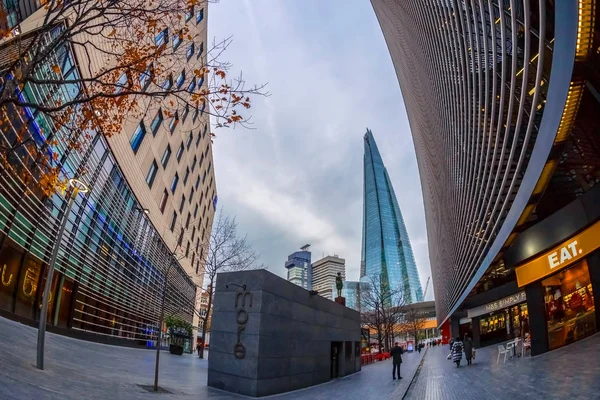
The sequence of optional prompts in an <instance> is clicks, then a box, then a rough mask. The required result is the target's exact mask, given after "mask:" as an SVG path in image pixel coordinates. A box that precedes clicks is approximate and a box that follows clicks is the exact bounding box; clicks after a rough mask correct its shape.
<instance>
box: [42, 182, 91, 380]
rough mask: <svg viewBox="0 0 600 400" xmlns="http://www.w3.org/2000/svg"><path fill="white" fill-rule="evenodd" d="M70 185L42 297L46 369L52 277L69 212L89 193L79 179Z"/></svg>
mask: <svg viewBox="0 0 600 400" xmlns="http://www.w3.org/2000/svg"><path fill="white" fill-rule="evenodd" d="M69 186H70V187H71V193H70V195H69V202H68V204H67V209H66V210H65V212H64V213H63V215H62V218H61V223H60V228H59V230H58V234H57V235H56V241H55V242H54V248H53V249H52V256H51V257H50V263H49V264H48V276H47V277H46V285H45V286H44V295H43V297H42V311H41V314H40V323H39V327H38V340H37V367H38V368H39V369H44V340H45V338H46V318H47V316H48V299H49V298H50V290H51V288H52V277H53V275H54V264H55V263H56V258H57V257H58V250H59V248H60V242H61V241H62V236H63V233H64V231H65V226H66V225H67V221H68V220H69V213H70V212H71V207H73V203H74V201H75V198H76V197H77V194H78V193H87V192H89V188H88V187H87V186H86V185H85V183H83V182H81V181H80V180H77V179H69Z"/></svg>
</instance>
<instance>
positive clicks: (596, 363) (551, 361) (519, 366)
mask: <svg viewBox="0 0 600 400" xmlns="http://www.w3.org/2000/svg"><path fill="white" fill-rule="evenodd" d="M448 352H449V348H448V346H443V347H433V348H429V349H428V351H427V354H426V355H425V358H424V361H423V365H422V367H421V369H420V371H419V372H418V375H417V377H416V379H415V382H414V384H413V385H412V386H411V388H410V390H409V392H408V393H407V396H406V399H410V400H454V399H456V400H476V399H477V400H479V399H486V400H507V399H511V400H513V399H514V400H520V399H544V400H549V399H568V400H576V399H581V400H590V399H598V398H600V334H596V335H594V336H592V337H589V338H587V339H584V340H582V341H580V342H577V343H574V344H571V345H569V346H565V347H562V348H560V349H557V350H554V351H551V352H548V353H545V354H542V355H540V356H537V357H533V358H532V357H525V358H524V359H521V358H514V359H512V360H506V364H503V363H502V361H503V360H502V358H501V359H500V363H499V364H498V365H496V358H497V354H498V353H497V347H496V346H489V347H485V348H482V349H478V350H477V360H476V361H475V362H474V363H473V365H471V366H467V365H466V362H465V359H464V358H463V360H462V364H461V366H460V368H456V364H453V363H452V362H451V361H448V360H446V356H447V355H448Z"/></svg>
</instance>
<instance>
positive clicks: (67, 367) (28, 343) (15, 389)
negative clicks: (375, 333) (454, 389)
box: [0, 318, 423, 400]
mask: <svg viewBox="0 0 600 400" xmlns="http://www.w3.org/2000/svg"><path fill="white" fill-rule="evenodd" d="M36 338H37V330H36V329H34V328H31V327H29V326H25V325H22V324H19V323H17V322H14V321H10V320H7V319H5V318H0V399H1V400H17V399H19V400H23V399H49V400H59V399H60V400H64V399H89V400H100V399H102V400H104V399H114V400H120V399H134V400H137V399H149V398H151V399H155V398H158V399H165V400H167V399H168V400H174V399H192V398H194V399H211V400H213V399H241V398H246V397H243V396H239V395H233V394H230V393H227V392H222V391H219V390H216V389H213V388H208V387H207V386H206V377H207V361H206V360H200V359H199V358H198V357H197V356H195V355H189V354H186V355H183V356H175V355H171V354H169V353H168V352H166V351H165V352H162V353H161V362H160V365H161V368H160V380H159V385H160V386H161V387H162V388H164V389H166V390H167V391H169V392H171V393H169V394H154V393H149V392H147V391H144V389H142V388H141V387H140V386H139V385H152V383H153V378H154V358H155V354H156V353H155V352H154V351H149V350H146V349H131V348H124V347H117V346H108V345H103V344H98V343H91V342H86V341H81V340H77V339H72V338H67V337H64V336H60V335H55V334H52V333H47V335H46V355H45V369H44V370H43V371H40V370H38V369H37V368H35V355H36ZM422 356H423V354H419V353H411V354H406V355H405V356H404V357H403V358H404V363H403V364H402V375H403V377H404V379H402V380H395V381H394V380H392V364H391V361H390V360H387V361H383V362H379V363H375V364H371V365H368V366H365V367H364V368H363V370H362V372H360V373H357V374H354V375H351V376H348V377H344V378H341V379H337V380H334V381H332V382H329V383H325V384H322V385H319V386H314V387H311V388H307V389H303V390H298V391H295V392H290V393H287V394H283V395H277V396H269V397H268V398H269V399H272V398H275V399H281V400H297V399H311V400H325V399H327V400H330V399H339V398H343V399H344V400H386V399H390V400H391V399H401V398H402V396H403V395H404V394H405V392H406V391H407V389H408V387H409V384H410V381H411V378H412V377H413V376H414V374H415V372H416V370H417V367H418V365H419V363H420V361H421V358H422Z"/></svg>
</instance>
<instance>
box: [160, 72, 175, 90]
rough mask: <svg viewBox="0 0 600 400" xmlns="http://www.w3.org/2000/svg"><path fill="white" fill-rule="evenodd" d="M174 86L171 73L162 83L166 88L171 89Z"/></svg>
mask: <svg viewBox="0 0 600 400" xmlns="http://www.w3.org/2000/svg"><path fill="white" fill-rule="evenodd" d="M172 87H173V75H172V74H169V76H168V77H167V79H165V81H164V82H163V84H162V88H163V89H164V90H169V89H171V88H172Z"/></svg>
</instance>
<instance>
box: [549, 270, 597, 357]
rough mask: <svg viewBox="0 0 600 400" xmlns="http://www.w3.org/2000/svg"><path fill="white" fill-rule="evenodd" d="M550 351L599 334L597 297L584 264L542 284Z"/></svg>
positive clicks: (560, 273)
mask: <svg viewBox="0 0 600 400" xmlns="http://www.w3.org/2000/svg"><path fill="white" fill-rule="evenodd" d="M542 285H543V286H544V290H545V297H544V302H545V304H546V319H547V322H548V339H549V343H550V349H551V350H553V349H556V348H557V347H561V346H564V345H566V344H569V343H573V342H574V341H576V340H579V339H581V338H584V337H586V336H589V335H591V334H593V333H595V332H596V320H595V307H594V297H593V296H594V294H593V292H592V284H591V282H590V275H589V272H588V266H587V262H586V261H585V260H584V261H582V262H580V263H578V264H576V265H575V266H573V267H571V268H569V269H566V270H563V271H561V272H559V273H557V274H555V275H553V276H551V277H549V278H547V279H544V280H543V281H542Z"/></svg>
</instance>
